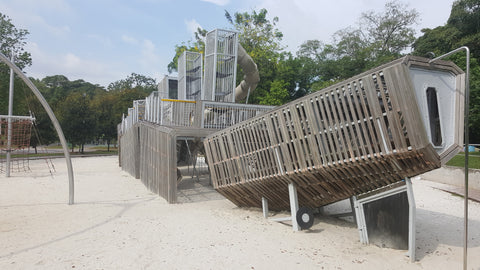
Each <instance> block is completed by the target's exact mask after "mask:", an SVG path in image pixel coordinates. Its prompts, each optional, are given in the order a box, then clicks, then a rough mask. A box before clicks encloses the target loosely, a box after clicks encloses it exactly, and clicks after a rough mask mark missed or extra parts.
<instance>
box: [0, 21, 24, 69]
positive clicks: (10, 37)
mask: <svg viewBox="0 0 480 270" xmlns="http://www.w3.org/2000/svg"><path fill="white" fill-rule="evenodd" d="M27 35H28V31H27V30H25V29H18V28H16V27H15V25H13V23H12V20H11V19H10V18H9V17H8V16H6V15H5V14H2V13H0V52H1V53H3V54H4V55H5V56H7V57H10V56H11V55H12V54H13V55H15V64H16V65H17V66H18V67H19V68H20V69H23V68H24V67H26V66H30V65H31V64H32V59H31V55H30V53H28V52H26V51H25V50H24V46H25V44H26V42H25V40H26V36H27ZM2 69H7V67H6V65H3V64H2Z"/></svg>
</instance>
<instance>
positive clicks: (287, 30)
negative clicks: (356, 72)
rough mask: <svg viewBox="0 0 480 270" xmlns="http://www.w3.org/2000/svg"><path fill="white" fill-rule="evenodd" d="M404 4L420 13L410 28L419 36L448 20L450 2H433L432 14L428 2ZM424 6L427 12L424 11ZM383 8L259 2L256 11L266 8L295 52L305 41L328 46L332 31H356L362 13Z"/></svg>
mask: <svg viewBox="0 0 480 270" xmlns="http://www.w3.org/2000/svg"><path fill="white" fill-rule="evenodd" d="M404 2H405V3H406V4H408V5H409V6H408V8H409V9H411V8H415V9H416V10H417V11H418V12H420V14H421V16H420V17H421V25H419V26H413V27H415V28H416V29H417V32H419V30H420V29H421V28H423V27H436V26H439V25H443V24H444V23H445V22H446V21H447V19H448V15H449V12H450V8H451V3H452V2H453V0H437V2H438V3H436V5H437V4H438V6H439V7H441V9H440V8H438V9H436V10H435V12H433V11H432V10H431V5H430V2H426V1H412V0H406V1H404ZM427 3H428V4H427ZM427 5H428V6H429V7H430V10H429V9H428V8H426V6H427ZM384 6H385V1H384V0H336V1H318V0H259V4H258V5H257V8H256V9H260V8H266V9H267V10H268V17H269V18H270V19H271V18H273V17H275V16H277V17H278V18H279V23H278V25H277V27H278V28H279V30H280V31H282V33H283V35H284V38H283V44H285V45H287V46H288V48H287V50H289V51H292V52H296V51H297V50H298V46H300V45H301V44H302V43H303V42H304V41H306V40H309V39H318V40H321V41H323V42H325V43H331V42H332V40H331V38H332V35H333V34H334V33H335V32H336V31H338V30H341V29H344V28H346V27H349V26H352V27H356V26H357V23H358V20H359V18H360V16H361V13H362V12H366V11H369V10H374V11H376V12H379V11H381V10H383V9H384ZM433 20H434V21H435V22H433ZM426 23H428V24H426Z"/></svg>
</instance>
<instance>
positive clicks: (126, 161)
mask: <svg viewBox="0 0 480 270" xmlns="http://www.w3.org/2000/svg"><path fill="white" fill-rule="evenodd" d="M119 145H120V149H119V150H121V154H119V156H120V159H121V160H120V164H121V166H122V169H123V170H124V171H126V172H128V173H129V174H130V175H132V176H134V177H135V178H137V179H138V178H140V171H139V163H138V160H139V156H140V148H139V140H138V128H137V127H132V128H130V129H128V130H127V131H126V132H125V133H124V134H122V135H121V136H120V138H119Z"/></svg>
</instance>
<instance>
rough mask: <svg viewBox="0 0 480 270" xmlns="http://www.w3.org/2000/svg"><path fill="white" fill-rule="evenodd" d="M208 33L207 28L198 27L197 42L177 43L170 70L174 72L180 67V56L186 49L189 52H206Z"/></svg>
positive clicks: (169, 64) (169, 65)
mask: <svg viewBox="0 0 480 270" xmlns="http://www.w3.org/2000/svg"><path fill="white" fill-rule="evenodd" d="M206 35H207V30H205V29H201V28H197V31H195V42H193V43H192V42H190V41H189V42H187V43H185V42H182V44H181V45H175V56H173V59H172V61H171V62H170V63H168V66H167V68H168V72H169V73H172V72H174V71H177V69H178V58H179V57H180V55H182V53H183V52H184V51H188V52H199V53H202V54H204V53H205V36H206Z"/></svg>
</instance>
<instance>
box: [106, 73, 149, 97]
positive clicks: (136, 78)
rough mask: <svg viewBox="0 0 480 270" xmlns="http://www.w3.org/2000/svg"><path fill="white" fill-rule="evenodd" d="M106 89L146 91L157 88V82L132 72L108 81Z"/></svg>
mask: <svg viewBox="0 0 480 270" xmlns="http://www.w3.org/2000/svg"><path fill="white" fill-rule="evenodd" d="M107 89H108V91H123V90H126V89H139V90H142V91H144V92H146V93H151V92H152V91H156V90H157V82H156V80H155V79H153V78H151V77H147V76H144V75H141V74H136V73H132V74H130V75H129V76H127V78H125V79H122V80H118V81H115V82H113V83H110V84H109V85H108V87H107Z"/></svg>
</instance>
